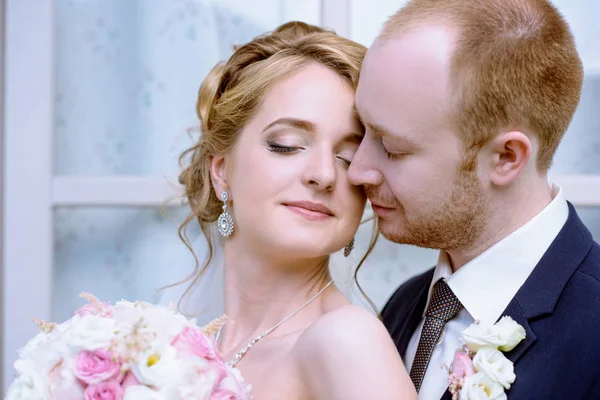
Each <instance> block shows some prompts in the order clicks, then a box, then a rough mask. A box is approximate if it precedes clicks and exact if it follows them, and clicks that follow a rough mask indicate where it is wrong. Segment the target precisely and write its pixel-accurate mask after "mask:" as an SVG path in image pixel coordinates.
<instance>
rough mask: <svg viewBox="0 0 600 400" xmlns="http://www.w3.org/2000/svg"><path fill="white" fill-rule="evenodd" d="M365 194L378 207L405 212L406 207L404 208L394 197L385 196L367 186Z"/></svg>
mask: <svg viewBox="0 0 600 400" xmlns="http://www.w3.org/2000/svg"><path fill="white" fill-rule="evenodd" d="M365 193H366V194H367V197H368V198H369V201H370V202H371V203H372V204H374V205H376V206H379V207H384V208H394V209H397V210H399V211H402V212H404V207H402V204H400V202H399V201H398V199H396V198H395V197H393V196H385V195H383V194H381V193H380V192H379V191H377V189H376V188H374V187H372V186H366V187H365Z"/></svg>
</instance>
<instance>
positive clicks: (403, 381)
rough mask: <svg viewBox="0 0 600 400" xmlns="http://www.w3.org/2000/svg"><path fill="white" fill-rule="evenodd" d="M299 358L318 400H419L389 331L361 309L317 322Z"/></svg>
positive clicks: (342, 309) (341, 311)
mask: <svg viewBox="0 0 600 400" xmlns="http://www.w3.org/2000/svg"><path fill="white" fill-rule="evenodd" d="M294 358H295V359H296V360H297V367H298V369H299V372H300V375H301V376H302V381H303V382H305V384H306V385H307V386H308V387H307V388H306V389H307V391H308V392H310V393H312V396H313V397H314V398H328V399H338V398H339V399H361V398H362V399H364V398H390V399H412V398H416V393H413V392H414V388H413V386H412V383H411V382H410V379H409V378H408V374H407V372H406V369H405V368H404V365H403V364H402V360H401V359H400V356H399V354H398V351H397V350H396V346H395V345H394V343H393V342H392V339H391V338H390V336H389V334H388V332H387V331H386V329H385V327H384V326H383V324H382V323H381V321H380V320H379V319H378V318H376V317H375V316H374V315H372V314H371V313H369V312H368V311H366V310H364V309H363V308H360V307H357V306H351V305H347V306H342V307H339V308H336V309H334V310H332V311H330V312H328V313H326V314H324V315H322V316H321V317H320V318H319V319H317V320H316V321H315V322H314V323H313V324H312V325H311V326H310V327H309V328H308V329H307V330H306V331H305V332H304V333H302V335H301V336H300V337H299V338H298V341H297V343H296V346H295V348H294ZM413 394H414V395H415V397H412V395H413ZM361 396H362V397H361Z"/></svg>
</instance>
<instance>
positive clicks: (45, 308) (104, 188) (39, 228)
mask: <svg viewBox="0 0 600 400" xmlns="http://www.w3.org/2000/svg"><path fill="white" fill-rule="evenodd" d="M284 1H286V12H285V13H284V15H283V17H287V16H288V15H292V14H291V13H292V12H293V13H295V14H293V15H297V12H296V11H293V10H297V9H298V7H299V5H298V4H299V3H300V2H298V1H297V0H284ZM4 4H5V9H4V17H5V22H6V23H5V25H4V26H5V30H6V31H5V33H6V34H5V37H4V43H5V46H4V54H5V57H4V60H3V66H4V83H5V85H4V104H3V106H4V120H3V121H2V123H3V128H4V129H3V133H4V138H3V139H4V148H3V157H2V158H3V161H4V168H3V169H2V170H3V176H2V182H3V187H2V193H3V213H2V215H3V220H2V224H3V225H2V228H3V233H4V235H3V236H2V248H3V254H2V256H3V267H4V271H3V272H4V275H3V280H0V283H1V284H2V293H3V299H2V300H3V301H2V314H3V315H2V325H1V326H2V327H9V328H10V329H2V332H3V335H2V336H3V337H2V338H1V339H2V351H1V352H0V353H1V354H3V358H2V377H3V379H1V380H2V381H3V383H4V386H3V390H2V391H3V393H4V392H5V390H6V388H7V385H8V384H9V383H10V381H11V379H12V364H13V362H14V360H15V358H16V350H17V349H18V348H20V347H21V346H22V345H23V344H24V343H25V342H26V340H27V339H28V338H30V337H32V336H33V335H34V334H35V333H36V332H37V331H38V330H37V327H36V326H35V325H34V324H33V323H32V321H31V318H32V317H36V318H40V319H45V320H48V319H50V315H51V302H52V271H53V261H54V249H53V239H54V238H53V229H54V226H53V209H54V208H55V207H61V206H145V207H159V206H161V205H163V203H164V202H165V201H166V200H168V199H171V198H173V196H174V194H177V193H178V191H179V189H180V188H179V187H178V185H177V184H176V183H174V182H168V181H167V180H166V179H165V178H164V177H160V176H120V175H119V176H103V177H82V176H55V175H54V172H53V169H54V168H53V165H54V163H53V153H54V151H53V150H54V148H53V126H54V65H55V63H54V56H55V52H54V31H55V29H54V26H55V25H54V24H55V14H54V10H55V0H47V1H42V2H40V1H37V0H6V1H5V3H4ZM320 5H321V7H320V14H321V18H320V21H321V23H322V25H324V26H326V27H329V28H332V29H334V30H335V31H336V32H338V33H339V34H341V35H348V34H349V32H350V29H349V28H350V26H349V24H350V12H351V8H350V0H321V3H320ZM307 15H310V12H307ZM0 16H1V14H0ZM307 19H308V18H307ZM32 27H34V29H32ZM588 73H589V71H588ZM598 74H599V75H600V71H598ZM23 93H25V94H27V95H26V96H24V95H23ZM554 181H555V182H557V183H558V184H559V185H561V186H562V187H563V188H564V191H565V194H566V196H567V198H568V199H569V200H570V201H571V202H573V203H574V204H575V205H579V206H600V175H576V176H563V177H556V179H554Z"/></svg>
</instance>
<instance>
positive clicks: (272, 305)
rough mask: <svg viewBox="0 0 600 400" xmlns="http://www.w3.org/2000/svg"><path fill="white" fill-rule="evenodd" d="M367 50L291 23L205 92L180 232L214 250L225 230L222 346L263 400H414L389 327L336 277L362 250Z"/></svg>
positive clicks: (228, 67) (250, 46) (242, 52)
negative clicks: (187, 211) (333, 265)
mask: <svg viewBox="0 0 600 400" xmlns="http://www.w3.org/2000/svg"><path fill="white" fill-rule="evenodd" d="M365 51H366V49H365V48H364V47H363V46H361V45H359V44H357V43H355V42H352V41H350V40H348V39H345V38H342V37H340V36H337V35H336V34H334V33H332V32H329V31H325V30H323V29H321V28H319V27H316V26H312V25H307V24H304V23H300V22H291V23H287V24H285V25H282V26H281V27H279V28H278V29H277V30H276V31H274V32H273V33H271V34H267V35H263V36H260V37H258V38H256V39H254V40H253V41H251V42H250V43H247V44H246V45H244V46H241V47H239V48H238V49H237V50H236V51H235V53H234V54H233V56H232V57H231V58H230V59H229V60H228V61H227V63H225V64H219V65H217V66H216V67H215V68H214V69H213V70H212V71H211V72H210V74H209V75H208V77H207V78H206V79H205V81H204V82H203V83H202V86H201V88H200V92H199V96H198V102H197V113H198V116H199V118H200V121H201V129H202V136H201V138H200V140H199V142H198V143H197V144H196V145H195V146H194V147H192V148H191V149H189V150H188V151H187V152H185V153H184V154H183V155H182V161H183V162H184V170H183V172H182V174H181V176H180V180H181V182H182V183H183V185H184V186H185V190H186V196H187V198H188V200H189V202H190V205H191V208H192V215H191V216H190V217H189V218H188V220H186V222H185V223H184V225H183V226H182V229H183V230H185V227H186V226H187V224H189V223H190V222H191V221H193V220H194V219H196V220H198V221H199V223H200V225H201V227H202V230H203V232H204V234H205V235H206V236H207V238H208V240H209V243H212V240H213V239H211V238H210V232H211V225H212V224H214V223H217V226H218V231H219V232H220V234H221V235H222V236H223V238H224V244H223V264H224V279H225V313H226V315H227V316H228V317H229V319H230V320H231V322H230V323H228V324H226V325H225V327H224V328H223V329H222V331H221V332H219V334H218V335H217V338H216V340H217V343H218V346H219V349H220V351H221V353H222V354H223V356H224V357H225V360H226V361H227V362H228V363H229V365H231V366H235V367H236V368H238V369H239V370H240V371H241V373H242V375H243V376H244V378H245V379H246V381H247V382H248V383H249V384H250V385H251V386H252V388H253V394H254V398H255V399H257V400H263V399H277V400H280V399H343V400H352V399H414V398H416V393H415V390H414V387H413V385H412V383H411V381H410V379H409V377H408V374H407V372H406V370H405V368H404V366H403V365H402V361H401V359H400V358H399V356H398V352H397V351H396V348H395V346H394V344H393V342H392V340H391V339H390V337H389V335H388V333H387V331H386V330H385V328H384V326H383V325H382V324H381V323H380V321H379V320H378V319H377V318H375V317H374V316H372V315H371V314H370V313H369V312H367V311H366V310H363V309H362V308H359V307H356V306H353V305H351V304H350V302H349V301H348V300H347V299H346V298H345V297H344V296H343V295H342V293H341V292H340V291H339V290H338V289H337V288H336V286H335V285H334V284H333V283H332V280H331V277H330V274H329V271H328V263H329V257H330V255H331V254H332V253H334V252H336V251H338V250H341V249H342V248H344V249H345V251H346V252H349V251H351V250H352V245H353V237H354V234H355V233H356V231H357V229H358V226H359V224H360V221H361V217H362V215H363V211H364V207H365V202H366V197H365V194H364V192H363V190H362V188H360V187H356V186H352V185H351V184H350V182H349V181H348V177H347V168H348V165H349V164H350V162H351V161H352V157H353V155H354V153H355V152H356V149H357V147H358V145H359V143H360V141H361V139H362V136H363V127H362V126H361V124H360V122H359V121H358V119H357V118H356V115H355V112H354V108H353V103H354V90H355V88H356V84H357V81H358V74H359V69H360V65H361V62H362V59H363V56H364V54H365ZM211 249H212V247H211ZM210 253H211V254H212V251H211V252H210ZM210 261H211V260H210V259H209V260H208V261H207V262H206V264H205V265H204V267H203V268H199V267H198V268H197V271H196V272H195V274H196V278H200V277H201V276H202V275H203V274H204V273H205V272H206V269H207V268H208V267H209V264H210ZM195 280H197V279H195Z"/></svg>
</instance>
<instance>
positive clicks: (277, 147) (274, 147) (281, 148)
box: [267, 141, 302, 153]
mask: <svg viewBox="0 0 600 400" xmlns="http://www.w3.org/2000/svg"><path fill="white" fill-rule="evenodd" d="M267 145H268V147H269V151H272V152H273V153H294V152H296V151H298V150H301V149H302V147H299V146H286V145H283V144H279V143H277V142H271V141H269V142H267Z"/></svg>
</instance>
